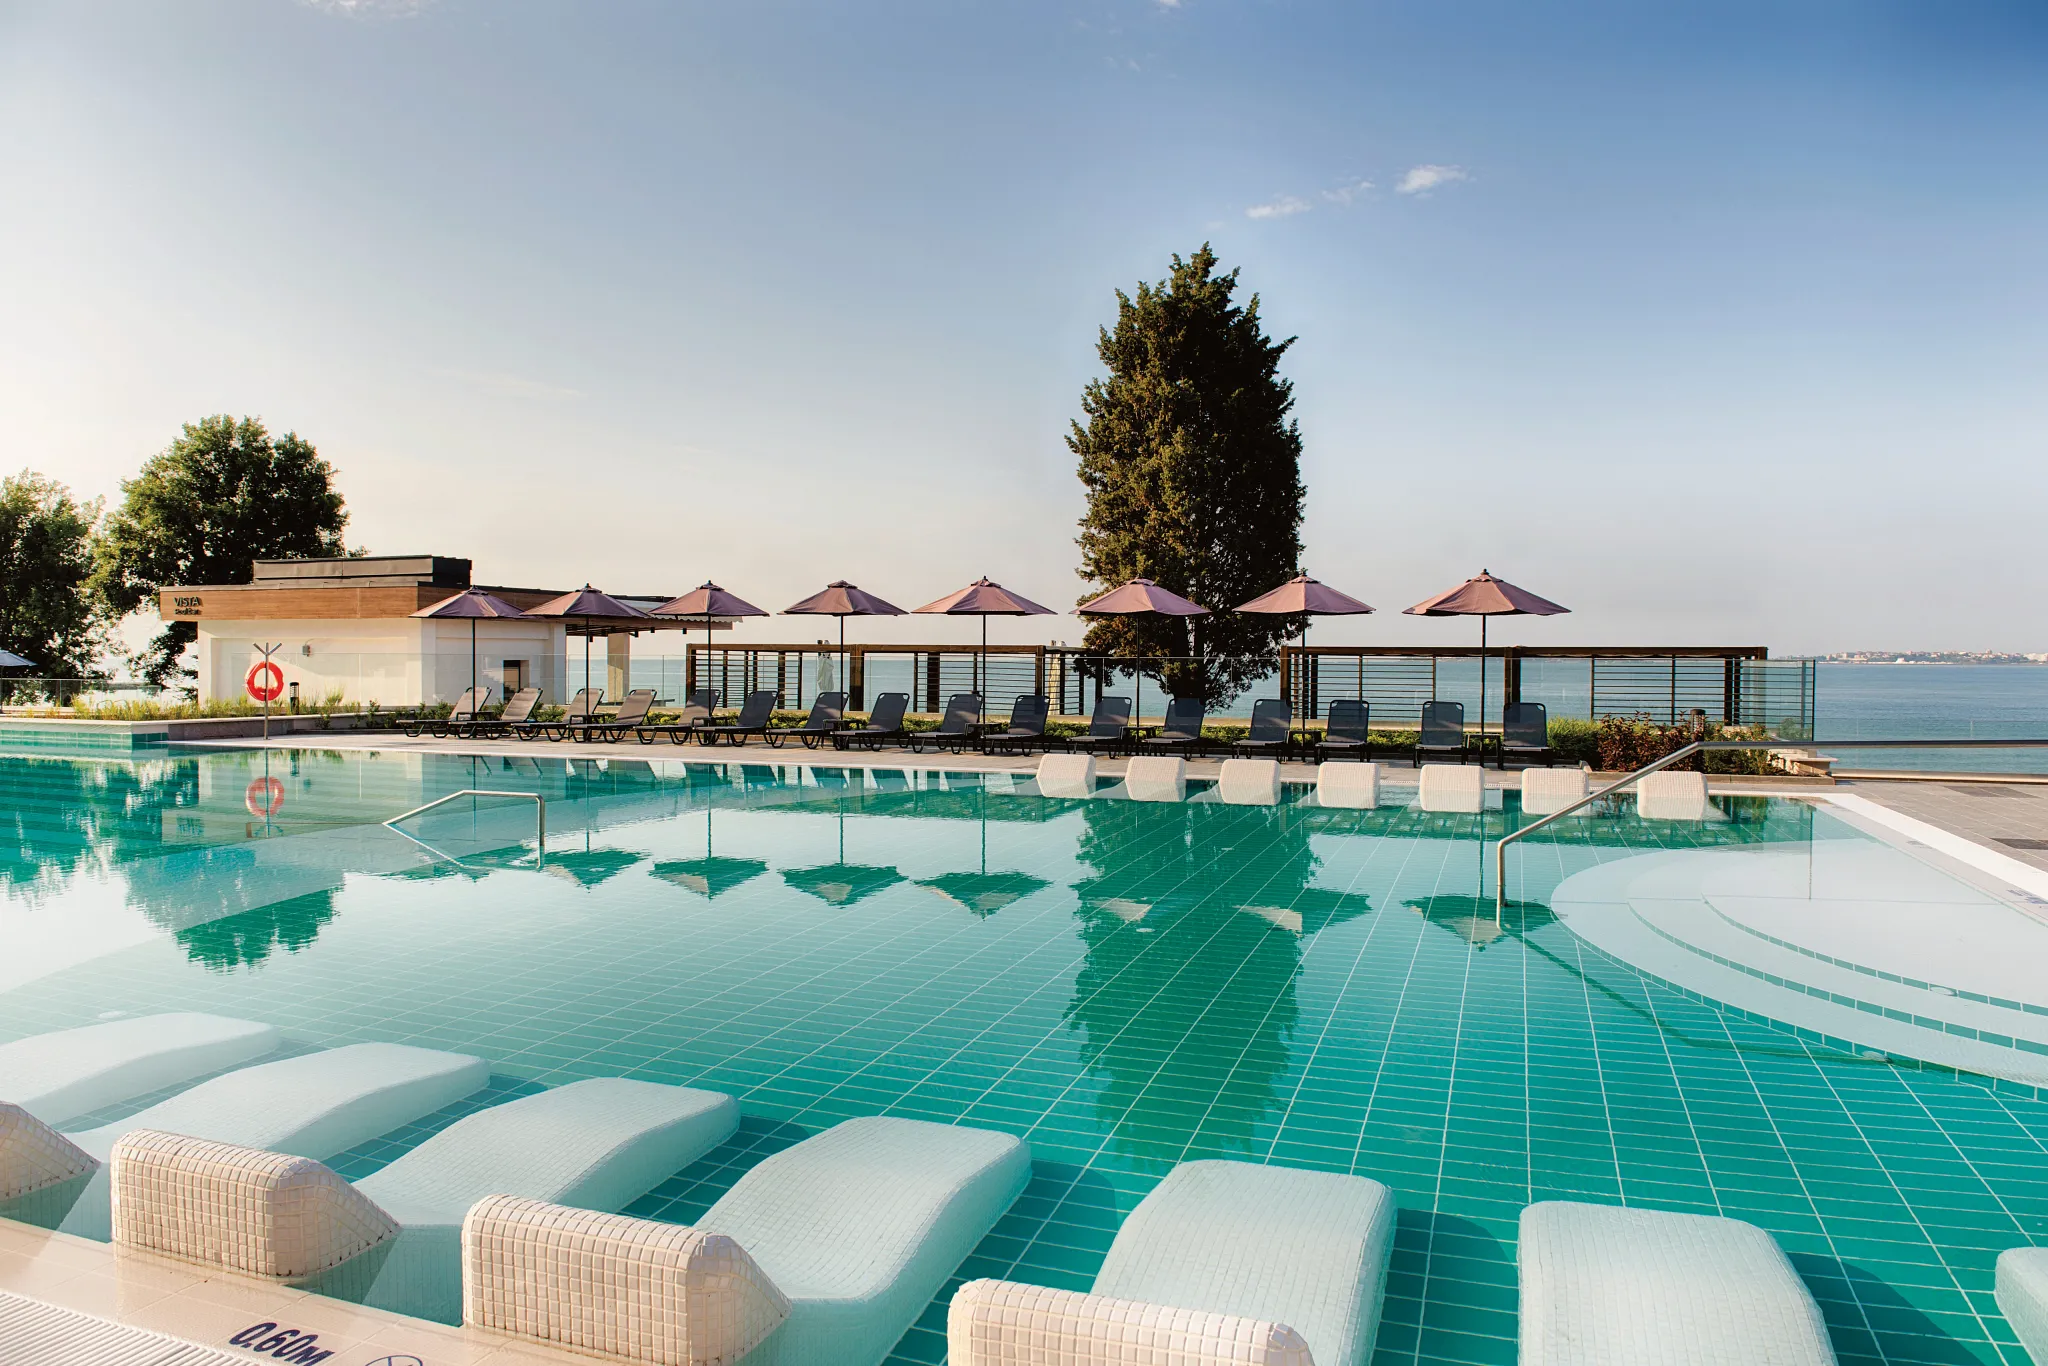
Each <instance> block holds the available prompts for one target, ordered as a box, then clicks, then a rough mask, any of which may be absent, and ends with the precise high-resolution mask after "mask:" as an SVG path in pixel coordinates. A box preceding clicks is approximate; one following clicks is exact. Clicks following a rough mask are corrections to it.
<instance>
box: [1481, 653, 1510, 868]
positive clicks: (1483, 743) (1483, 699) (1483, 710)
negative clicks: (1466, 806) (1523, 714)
mask: <svg viewBox="0 0 2048 1366" xmlns="http://www.w3.org/2000/svg"><path fill="white" fill-rule="evenodd" d="M1502 762H1506V760H1505V759H1503V760H1502ZM1479 766H1480V767H1481V768H1485V767H1486V614H1485V613H1484V612H1481V613H1480V614H1479ZM1480 842H1481V843H1482V844H1483V843H1485V841H1484V840H1481V841H1480Z"/></svg>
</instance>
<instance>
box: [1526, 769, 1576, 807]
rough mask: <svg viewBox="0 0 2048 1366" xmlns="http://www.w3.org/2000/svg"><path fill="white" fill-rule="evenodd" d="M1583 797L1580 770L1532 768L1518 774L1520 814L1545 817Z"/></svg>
mask: <svg viewBox="0 0 2048 1366" xmlns="http://www.w3.org/2000/svg"><path fill="white" fill-rule="evenodd" d="M1585 795H1586V770H1585V769H1583V768H1532V769H1528V770H1527V771H1525V772H1524V773H1523V774H1522V814H1523V815H1525V816H1547V815H1549V814H1550V813H1551V812H1553V811H1562V810H1564V809H1565V808H1566V807H1567V806H1570V805H1571V804H1572V803H1573V802H1575V801H1577V800H1579V798H1581V797H1583V796H1585Z"/></svg>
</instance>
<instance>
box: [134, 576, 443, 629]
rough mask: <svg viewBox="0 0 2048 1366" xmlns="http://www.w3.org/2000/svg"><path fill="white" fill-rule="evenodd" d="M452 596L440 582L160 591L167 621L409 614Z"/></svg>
mask: <svg viewBox="0 0 2048 1366" xmlns="http://www.w3.org/2000/svg"><path fill="white" fill-rule="evenodd" d="M447 596H448V589H447V588H445V587H438V586H434V585H426V584H421V585H411V586H406V587H398V588H338V587H337V588H272V587H269V586H267V585H265V586H258V585H253V584H244V585H232V586H229V587H213V588H166V589H164V590H163V591H162V592H161V593H159V594H158V595H157V612H158V615H160V616H161V617H162V618H163V619H164V620H165V621H207V620H218V621H361V620H374V619H391V618H399V617H409V616H411V615H412V614H413V613H414V612H417V611H419V610H420V608H422V607H431V606H432V605H433V604H435V603H437V602H439V601H441V599H443V598H445V597H447Z"/></svg>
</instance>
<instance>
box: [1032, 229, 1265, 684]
mask: <svg viewBox="0 0 2048 1366" xmlns="http://www.w3.org/2000/svg"><path fill="white" fill-rule="evenodd" d="M1236 289H1237V272H1236V271H1234V270H1233V271H1231V272H1229V273H1228V274H1223V275H1219V274H1217V273H1216V253H1215V252H1213V251H1211V250H1210V249H1209V245H1208V244H1207V243H1206V242H1205V243H1203V244H1202V249H1201V250H1200V251H1197V252H1196V253H1195V254H1194V255H1193V256H1190V257H1189V258H1188V259H1187V260H1185V261H1183V260H1182V259H1181V258H1180V257H1179V256H1175V257H1174V258H1173V271H1172V274H1171V275H1170V276H1169V277H1168V278H1167V279H1166V280H1164V281H1162V282H1160V283H1159V284H1156V285H1152V284H1146V283H1144V282H1142V281H1141V282H1139V285H1138V293H1137V296H1136V297H1135V298H1133V297H1131V296H1130V295H1127V294H1125V293H1124V292H1123V291H1122V290H1118V291H1117V296H1116V297H1117V317H1116V325H1115V327H1113V328H1104V329H1102V331H1101V334H1100V340H1099V342H1098V343H1097V347H1096V350H1097V352H1098V354H1100V356H1101V357H1102V363H1103V365H1104V367H1106V368H1107V370H1108V372H1109V373H1108V375H1107V376H1106V377H1104V378H1101V379H1095V380H1091V381H1089V383H1088V387H1087V388H1086V389H1085V390H1084V391H1083V392H1082V395H1081V410H1082V412H1083V413H1084V414H1085V415H1086V418H1087V421H1086V423H1085V425H1084V424H1083V423H1080V422H1076V423H1074V424H1073V430H1072V432H1071V433H1070V434H1069V435H1068V437H1067V446H1068V448H1069V449H1071V450H1072V451H1073V452H1074V454H1075V456H1076V457H1077V458H1078V460H1079V463H1080V470H1079V472H1080V476H1081V483H1082V485H1083V486H1084V487H1085V488H1086V489H1087V491H1088V511H1087V513H1086V515H1085V516H1083V517H1082V518H1081V535H1080V537H1079V541H1078V543H1079V545H1080V547H1081V571H1080V572H1081V577H1082V578H1084V579H1088V580H1090V581H1092V582H1094V583H1095V584H1097V585H1100V587H1099V588H1098V589H1097V591H1101V589H1103V588H1110V587H1114V586H1115V585H1117V584H1119V583H1122V582H1124V581H1125V580H1127V579H1134V578H1148V579H1151V580H1152V581H1153V582H1155V583H1157V584H1159V585H1160V586H1161V587H1163V588H1167V589H1170V590H1172V591H1173V592H1176V593H1179V594H1181V595H1183V596H1185V597H1189V598H1193V599H1194V600H1195V601H1196V602H1199V603H1202V604H1204V605H1205V606H1208V607H1212V608H1218V609H1223V610H1219V611H1218V613H1217V614H1216V615H1215V616H1211V617H1200V618H1196V619H1195V622H1194V623H1193V624H1192V625H1190V624H1189V623H1186V622H1183V621H1180V620H1176V619H1172V618H1160V617H1149V616H1143V617H1120V618H1109V619H1104V620H1098V621H1097V622H1095V623H1094V624H1093V625H1092V626H1090V627H1089V629H1088V634H1087V637H1086V643H1087V645H1088V647H1089V648H1090V649H1092V650H1099V651H1102V652H1104V653H1107V654H1113V655H1117V656H1120V657H1125V658H1130V657H1134V656H1139V655H1186V654H1188V653H1190V651H1191V648H1192V650H1193V651H1194V652H1195V653H1199V654H1202V655H1204V656H1205V657H1206V662H1205V663H1203V664H1201V665H1199V666H1193V665H1177V666H1173V667H1171V668H1167V669H1164V670H1162V669H1160V668H1158V667H1153V668H1148V669H1147V670H1146V673H1147V674H1148V675H1150V676H1151V677H1154V678H1158V679H1160V680H1161V681H1162V682H1163V683H1165V685H1166V686H1167V687H1168V688H1169V689H1171V690H1172V692H1173V693H1174V695H1175V696H1179V697H1200V698H1202V699H1203V700H1204V701H1205V702H1208V703H1210V704H1212V705H1213V704H1215V703H1218V702H1221V701H1223V700H1224V699H1226V698H1229V697H1232V696H1235V695H1236V694H1238V693H1240V692H1242V691H1244V689H1245V688H1246V687H1248V686H1250V685H1251V684H1252V683H1253V682H1254V681H1256V680H1257V679H1258V678H1260V677H1261V676H1263V675H1265V674H1266V673H1268V672H1270V671H1271V670H1272V669H1273V667H1274V665H1275V663H1276V660H1277V651H1278V646H1279V644H1280V642H1281V641H1282V640H1284V639H1286V637H1287V636H1288V635H1289V634H1290V633H1291V632H1292V631H1294V630H1295V629H1296V628H1297V626H1298V623H1297V622H1295V620H1294V619H1293V618H1291V617H1264V616H1248V615H1243V614H1239V613H1234V612H1230V611H1229V610H1228V609H1229V608H1232V607H1235V606H1236V605H1237V604H1238V603H1240V602H1245V601H1248V600H1249V599H1251V598H1254V597H1257V596H1258V595H1259V594H1260V593H1263V592H1265V591H1266V590H1267V589H1269V588H1273V587H1276V586H1278V585H1279V584H1281V583H1284V582H1285V581H1286V580H1287V579H1289V578H1291V577H1293V576H1294V575H1295V574H1298V573H1300V572H1301V570H1300V564H1301V502H1302V495H1303V490H1302V484H1301V431H1300V428H1299V427H1298V426H1297V425H1296V423H1295V422H1294V420H1293V418H1292V417H1290V416H1289V414H1290V412H1291V411H1292V409H1293V407H1294V386H1293V384H1292V383H1291V382H1290V381H1288V380H1286V379H1283V378H1281V377H1280V373H1279V370H1280V357H1281V356H1282V355H1284V354H1285V353H1286V351H1287V348H1288V347H1290V346H1292V345H1293V344H1294V338H1292V337H1289V338H1288V339H1287V340H1286V341H1279V342H1276V341H1274V340H1273V339H1272V338H1271V337H1268V336H1267V335H1266V333H1265V330H1264V328H1263V327H1262V326H1261V325H1260V323H1259V297H1258V295H1256V294H1254V295H1253V296H1252V297H1251V298H1250V300H1248V301H1247V302H1246V303H1245V304H1244V305H1242V306H1239V305H1238V304H1237V303H1235V302H1234V301H1233V300H1232V297H1231V296H1232V295H1233V294H1234V293H1235V291H1236ZM1090 596H1092V595H1090Z"/></svg>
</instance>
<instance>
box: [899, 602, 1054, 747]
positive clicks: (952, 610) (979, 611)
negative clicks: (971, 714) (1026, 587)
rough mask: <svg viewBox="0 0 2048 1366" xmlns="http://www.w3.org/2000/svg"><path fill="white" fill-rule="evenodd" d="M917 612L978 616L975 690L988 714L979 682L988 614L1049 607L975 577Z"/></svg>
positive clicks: (1037, 613)
mask: <svg viewBox="0 0 2048 1366" xmlns="http://www.w3.org/2000/svg"><path fill="white" fill-rule="evenodd" d="M916 610H917V611H919V612H937V613H943V614H945V615H947V616H954V617H969V616H972V617H980V618H981V650H980V651H979V652H978V653H977V654H976V655H975V656H974V691H975V694H976V695H977V696H979V697H981V703H982V715H983V717H984V718H986V717H987V715H988V697H987V695H986V692H987V690H986V689H984V688H983V687H982V685H981V676H982V674H983V672H985V658H984V657H985V656H986V655H987V654H988V619H989V618H990V617H1049V616H1051V615H1052V614H1053V611H1052V608H1050V607H1041V606H1039V605H1038V604H1037V603H1035V602H1033V601H1032V600H1031V599H1029V598H1027V597H1025V596H1023V595H1022V594H1020V593H1012V592H1011V591H1010V590H1009V589H1007V588H1005V587H1003V586H1002V585H1001V584H999V583H995V582H992V581H991V580H989V579H988V578H987V577H982V578H979V579H976V580H975V581H974V582H973V583H970V584H968V585H967V586H966V587H965V588H962V589H960V590H959V591H958V592H954V593H948V594H946V596H945V597H943V598H940V599H938V600H937V601H935V602H928V603H926V604H925V605H924V606H922V607H919V608H917V609H916Z"/></svg>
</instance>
